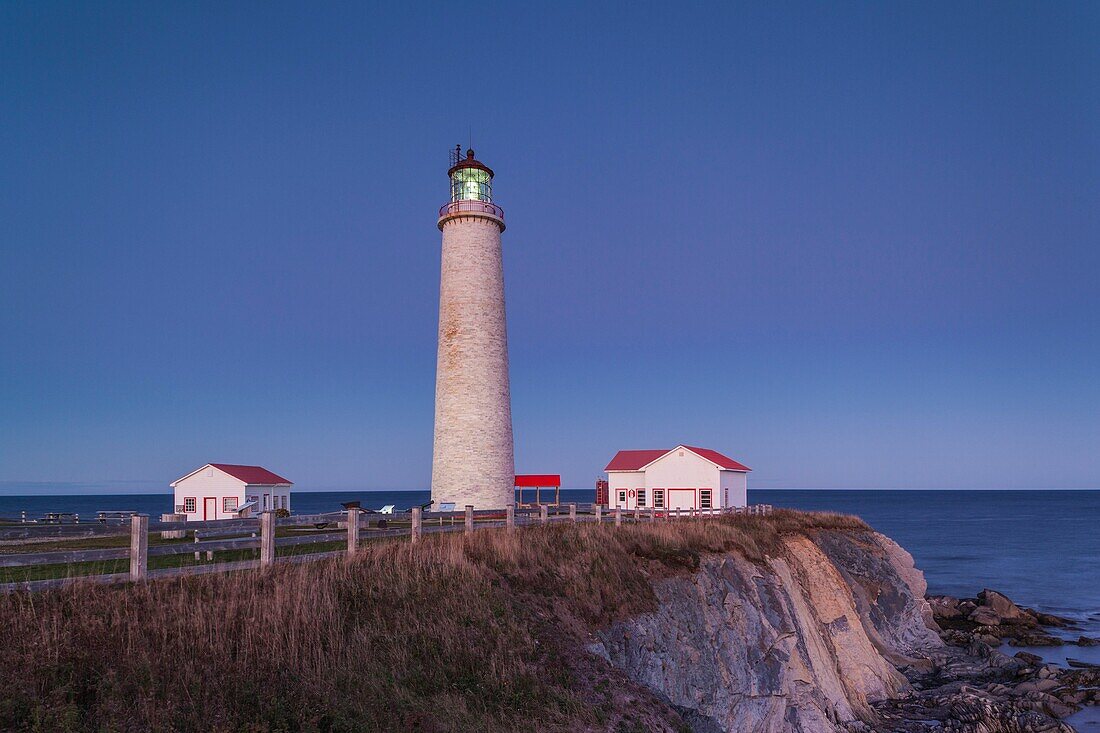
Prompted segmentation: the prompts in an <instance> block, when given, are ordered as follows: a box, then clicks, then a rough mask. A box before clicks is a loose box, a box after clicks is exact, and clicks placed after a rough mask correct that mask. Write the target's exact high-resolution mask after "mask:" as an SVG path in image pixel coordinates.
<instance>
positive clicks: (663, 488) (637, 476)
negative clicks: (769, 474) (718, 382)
mask: <svg viewBox="0 0 1100 733" xmlns="http://www.w3.org/2000/svg"><path fill="white" fill-rule="evenodd" d="M604 470H605V471H607V482H608V490H609V495H608V501H609V502H610V506H611V508H616V507H618V508H620V509H649V508H653V509H658V510H662V509H664V510H673V511H675V510H676V509H728V508H731V507H743V506H746V505H747V504H748V474H749V471H751V470H752V469H751V468H749V467H748V466H746V465H744V464H742V463H739V462H737V461H735V460H733V459H732V458H730V457H729V456H725V455H723V454H721V453H719V452H718V451H716V450H710V449H709V448H695V447H692V446H690V445H678V446H676V447H675V448H673V449H671V450H665V449H661V450H621V451H619V452H618V453H616V454H615V457H614V458H612V459H611V462H610V463H608V464H607V467H606V468H605V469H604Z"/></svg>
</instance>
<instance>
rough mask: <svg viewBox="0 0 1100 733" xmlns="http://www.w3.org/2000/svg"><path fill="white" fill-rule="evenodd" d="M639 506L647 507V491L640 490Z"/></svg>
mask: <svg viewBox="0 0 1100 733" xmlns="http://www.w3.org/2000/svg"><path fill="white" fill-rule="evenodd" d="M638 506H639V507H643V506H645V489H638Z"/></svg>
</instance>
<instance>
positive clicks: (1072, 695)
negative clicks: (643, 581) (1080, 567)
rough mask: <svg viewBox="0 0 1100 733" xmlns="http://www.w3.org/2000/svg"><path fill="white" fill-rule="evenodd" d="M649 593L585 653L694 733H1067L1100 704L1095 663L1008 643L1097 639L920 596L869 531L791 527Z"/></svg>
mask: <svg viewBox="0 0 1100 733" xmlns="http://www.w3.org/2000/svg"><path fill="white" fill-rule="evenodd" d="M653 588H654V592H655V594H656V600H657V603H656V606H655V608H653V609H652V610H651V611H648V612H645V613H641V614H636V615H632V616H630V617H628V618H623V619H620V620H618V621H616V622H614V623H612V624H611V626H610V627H608V628H606V629H602V630H600V631H599V632H597V634H596V640H595V643H593V644H591V645H590V646H589V647H588V649H589V651H591V652H593V653H595V654H596V655H598V656H600V657H602V658H603V659H604V660H606V661H607V662H610V664H611V666H612V667H614V668H615V669H616V670H617V671H618V672H620V673H622V674H624V675H625V676H626V678H627V679H628V680H629V681H630V682H631V683H635V684H640V685H642V686H643V687H644V688H646V689H647V690H649V691H650V692H651V693H652V694H653V695H654V696H655V698H656V700H659V701H660V703H662V704H663V705H667V706H669V707H671V708H672V709H673V710H675V711H676V713H677V714H678V715H679V716H680V718H681V719H682V720H683V721H684V722H685V723H686V725H687V728H690V729H691V730H692V731H694V733H733V732H734V731H753V733H826V732H830V733H1074V730H1075V729H1074V727H1073V726H1072V725H1070V724H1069V723H1067V722H1066V720H1065V719H1066V718H1067V717H1069V716H1071V715H1073V714H1074V713H1077V712H1078V711H1080V710H1081V709H1082V708H1083V707H1085V706H1090V705H1100V665H1091V664H1087V663H1085V662H1075V663H1074V665H1075V666H1074V667H1072V668H1070V669H1065V668H1063V667H1060V666H1058V665H1055V664H1050V663H1047V662H1044V660H1043V658H1041V657H1039V656H1037V655H1036V654H1033V653H1031V652H1030V651H1026V650H1023V649H1018V650H1014V649H1012V647H1048V648H1049V647H1056V646H1062V645H1071V644H1076V645H1079V646H1082V647H1084V646H1092V645H1094V644H1096V643H1097V640H1094V639H1090V638H1087V637H1084V636H1081V634H1080V629H1079V628H1077V627H1075V626H1074V623H1073V622H1072V621H1071V620H1070V619H1065V618H1061V617H1058V616H1053V615H1050V614H1046V613H1042V612H1040V611H1037V610H1034V609H1030V608H1022V607H1020V606H1018V605H1017V604H1015V603H1013V602H1012V601H1011V600H1010V599H1009V598H1007V597H1006V596H1004V595H1003V594H1001V593H998V592H995V591H992V590H984V591H982V592H981V593H979V594H978V595H977V596H976V597H974V598H951V597H947V596H929V595H928V594H927V591H928V589H927V584H926V582H925V579H924V574H923V573H922V572H921V571H920V570H919V569H918V568H916V567H915V565H914V562H913V558H912V556H911V555H910V554H909V553H908V552H906V551H905V550H904V549H903V548H901V547H900V546H899V545H897V543H895V542H893V541H892V540H890V539H889V538H888V537H885V536H883V535H881V534H878V533H875V532H873V531H860V530H847V531H835V530H822V531H810V532H806V533H802V534H796V533H791V534H788V535H785V536H784V537H783V539H782V542H781V544H779V545H777V546H776V547H774V548H773V552H772V553H771V554H769V555H768V556H767V557H765V558H763V559H762V560H761V559H756V560H755V561H750V560H749V559H748V558H746V557H743V556H740V555H739V554H737V553H728V554H716V555H711V556H708V557H704V558H701V562H700V564H699V566H698V568H696V569H695V571H694V572H693V573H691V574H686V575H676V576H673V577H666V578H663V579H661V580H658V581H656V582H654V583H653ZM1006 645H1007V647H1006ZM1006 648H1007V649H1008V651H1009V653H1005V651H1002V650H1004V649H1006ZM1012 652H1015V653H1012ZM645 729H646V730H676V729H675V728H671V729H669V728H662V727H660V726H658V725H656V724H652V725H649V726H647V727H645Z"/></svg>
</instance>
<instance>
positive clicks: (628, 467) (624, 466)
mask: <svg viewBox="0 0 1100 733" xmlns="http://www.w3.org/2000/svg"><path fill="white" fill-rule="evenodd" d="M665 453H668V448H665V449H663V450H621V451H619V452H618V453H616V454H615V457H614V458H612V459H611V463H609V464H607V468H605V469H604V470H605V471H637V470H639V469H640V468H641V467H642V466H646V465H648V464H650V463H653V462H654V461H655V460H657V459H658V458H660V457H661V456H663V455H664V454H665Z"/></svg>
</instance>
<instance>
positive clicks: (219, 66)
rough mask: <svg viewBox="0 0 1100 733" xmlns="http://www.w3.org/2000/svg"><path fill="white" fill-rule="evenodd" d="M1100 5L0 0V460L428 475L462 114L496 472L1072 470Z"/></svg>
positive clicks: (1091, 309)
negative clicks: (494, 242) (484, 209)
mask: <svg viewBox="0 0 1100 733" xmlns="http://www.w3.org/2000/svg"><path fill="white" fill-rule="evenodd" d="M1098 37H1100V4H1096V3H1090V2H1083V3H1072V2H1064V3H1041V2H1035V3H1015V2H989V3H983V2H972V3H953V2H944V3H840V4H833V3H788V2H775V3H770V2H769V3H705V4H697V3H667V2H662V3H645V2H640V3H632V4H629V5H627V4H621V3H607V4H603V3H588V2H585V3H552V4H551V3H547V4H535V3H501V4H494V3H488V2H487V3H478V4H476V5H467V6H463V5H456V4H453V3H447V4H418V3H391V4H382V3H300V4H281V3H274V2H272V3H267V2H263V3H260V2H256V3H140V2H139V3H133V4H117V3H95V4H91V3H75V4H65V3H36V2H26V3H16V2H9V3H3V4H0V161H2V162H0V275H2V278H3V284H2V285H0V491H2V492H6V493H27V492H35V491H42V492H53V491H59V490H63V489H64V488H65V487H68V488H69V489H74V490H77V491H79V490H81V489H82V488H84V489H86V490H93V488H92V487H95V488H94V490H103V487H105V486H108V487H112V488H113V489H117V490H126V491H129V490H134V491H139V490H153V491H161V490H167V485H168V483H169V482H171V481H172V480H174V479H176V478H178V477H179V476H181V475H183V474H185V473H187V472H188V471H190V470H192V469H193V468H195V467H196V466H199V465H202V464H204V463H206V462H227V463H246V464H260V465H264V466H266V467H268V468H270V469H272V470H274V471H276V472H278V473H279V474H281V475H284V476H287V477H288V478H290V479H292V480H293V481H295V482H296V486H297V488H299V489H305V490H308V489H317V490H340V489H348V490H352V489H423V488H426V487H427V486H428V484H429V481H430V475H431V450H432V420H433V400H434V379H435V376H434V375H435V346H436V328H437V313H438V311H437V309H438V288H439V258H440V234H439V231H438V230H437V228H436V216H437V211H438V207H439V206H440V205H441V204H442V203H444V202H445V200H446V199H447V196H448V185H447V178H446V169H447V165H448V158H447V156H448V153H449V151H450V150H451V149H452V148H453V147H454V146H455V145H456V144H461V145H462V146H463V147H464V148H465V147H466V146H468V145H470V144H471V142H472V144H473V146H474V148H475V149H476V151H477V155H478V158H479V159H481V160H483V161H484V162H486V163H487V164H488V165H490V166H491V167H492V168H493V169H494V170H495V171H496V174H497V175H496V179H495V181H494V186H493V193H494V200H495V201H496V202H497V203H498V204H500V205H501V206H502V207H503V208H504V210H505V212H506V217H507V220H508V230H507V231H506V232H505V234H504V235H503V242H504V258H505V278H506V299H507V308H508V329H509V333H508V337H509V342H510V358H511V388H512V406H513V423H514V430H515V439H516V468H517V471H519V472H523V473H560V474H562V476H563V480H564V483H565V484H566V485H567V486H574V487H585V486H591V485H592V484H593V481H594V480H595V478H596V477H597V476H598V475H600V473H601V471H602V469H603V467H604V465H606V463H607V461H608V460H609V459H610V457H611V456H612V455H613V454H614V453H615V452H616V451H617V450H619V449H628V448H664V447H667V448H671V447H673V446H675V445H676V444H679V443H686V444H691V445H702V446H707V447H711V448H715V449H717V450H720V451H722V452H724V453H727V454H729V455H731V456H733V457H734V458H736V459H738V460H740V461H742V462H744V463H746V464H748V465H749V466H751V467H752V468H753V469H754V471H753V473H752V474H751V475H750V486H758V487H769V488H773V487H851V488H868V487H897V488H906V487H927V488H938V487H960V488H993V487H1005V488H1020V487H1061V488H1083V487H1098V486H1100V450H1098V448H1097V446H1100V214H1098V212H1100V206H1098V202H1100V84H1098V83H1097V79H1098V78H1100V43H1097V41H1096V39H1097V38H1098ZM59 487H60V488H59Z"/></svg>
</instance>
